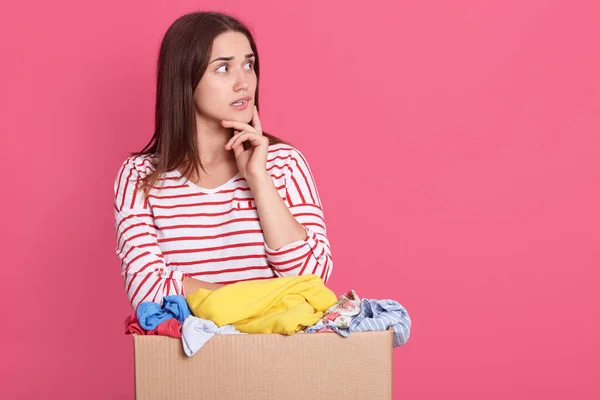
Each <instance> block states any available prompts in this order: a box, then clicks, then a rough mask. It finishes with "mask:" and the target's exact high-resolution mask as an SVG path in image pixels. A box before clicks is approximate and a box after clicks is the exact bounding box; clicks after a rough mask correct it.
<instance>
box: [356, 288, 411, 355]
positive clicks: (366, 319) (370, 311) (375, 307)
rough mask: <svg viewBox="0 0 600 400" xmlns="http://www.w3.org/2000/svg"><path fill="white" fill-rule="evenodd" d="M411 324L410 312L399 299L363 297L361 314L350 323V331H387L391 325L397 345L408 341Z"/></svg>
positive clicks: (395, 344)
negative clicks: (370, 298)
mask: <svg viewBox="0 0 600 400" xmlns="http://www.w3.org/2000/svg"><path fill="white" fill-rule="evenodd" d="M410 326H411V320H410V316H409V315H408V312H407V311H406V309H405V308H404V307H402V305H400V303H398V302H397V301H394V300H369V299H363V300H362V302H361V310H360V314H358V315H357V316H356V317H354V319H352V322H351V324H350V332H359V331H385V330H387V329H388V328H389V327H391V328H392V330H393V331H394V344H393V347H396V346H400V345H403V344H405V343H406V342H407V341H408V338H409V336H410Z"/></svg>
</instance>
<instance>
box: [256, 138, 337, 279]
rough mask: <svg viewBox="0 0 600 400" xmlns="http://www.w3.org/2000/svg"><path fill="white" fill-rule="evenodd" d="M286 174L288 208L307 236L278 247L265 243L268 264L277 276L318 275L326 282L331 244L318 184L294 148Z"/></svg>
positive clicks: (330, 267)
mask: <svg viewBox="0 0 600 400" xmlns="http://www.w3.org/2000/svg"><path fill="white" fill-rule="evenodd" d="M288 162H289V164H288V166H289V168H288V169H287V174H286V184H285V186H286V192H287V194H286V196H287V200H288V204H289V210H290V212H291V213H292V215H293V216H294V217H295V218H296V221H298V223H300V224H301V225H302V226H303V227H304V229H305V230H306V237H305V238H304V239H302V240H299V241H296V242H292V243H289V244H287V245H285V246H283V247H282V248H280V249H277V250H274V249H271V248H270V247H269V246H268V245H267V244H266V243H265V250H266V254H267V259H268V261H269V264H270V265H271V267H272V268H273V270H274V271H275V274H277V275H278V276H291V275H308V274H313V275H317V276H319V277H320V278H321V279H322V280H323V282H327V280H328V279H329V277H330V276H331V272H332V270H333V260H332V258H331V247H330V244H329V240H328V239H327V228H326V224H325V217H324V213H323V207H322V205H321V200H320V199H319V194H318V191H317V186H316V184H315V181H314V179H313V176H312V173H311V171H310V168H309V166H308V163H307V162H306V159H305V158H304V155H303V154H302V153H301V152H300V151H298V150H296V149H293V150H292V151H291V155H290V158H289V161H288Z"/></svg>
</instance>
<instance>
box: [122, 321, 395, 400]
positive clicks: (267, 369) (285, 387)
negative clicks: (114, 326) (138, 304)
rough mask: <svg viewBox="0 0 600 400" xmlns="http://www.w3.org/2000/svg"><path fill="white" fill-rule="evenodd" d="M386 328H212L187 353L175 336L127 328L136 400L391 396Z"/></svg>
mask: <svg viewBox="0 0 600 400" xmlns="http://www.w3.org/2000/svg"><path fill="white" fill-rule="evenodd" d="M392 335H393V332H392V331H391V330H388V331H382V332H354V333H352V334H351V335H350V336H348V337H347V338H343V337H341V336H339V335H338V334H336V333H303V332H299V333H296V334H294V335H291V336H285V335H279V334H243V335H216V336H214V337H213V338H212V339H210V340H209V341H208V342H207V343H206V344H205V345H204V347H202V349H201V350H200V351H199V352H198V353H196V354H194V355H193V356H191V357H188V356H187V355H186V354H185V353H184V351H183V346H182V343H181V340H180V339H175V338H171V337H167V336H141V335H133V342H134V354H135V396H136V399H137V400H151V399H152V400H154V399H156V400H158V399H160V400H170V399H177V400H187V399H217V400H229V399H244V400H253V399H261V400H262V399H276V400H280V399H286V400H293V399H303V400H306V399H328V400H334V399H361V400H379V399H391V398H392Z"/></svg>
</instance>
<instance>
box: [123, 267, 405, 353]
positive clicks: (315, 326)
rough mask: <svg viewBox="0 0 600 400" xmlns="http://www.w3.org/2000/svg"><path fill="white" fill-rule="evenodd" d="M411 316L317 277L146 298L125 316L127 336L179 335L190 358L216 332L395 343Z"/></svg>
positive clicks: (385, 302)
mask: <svg viewBox="0 0 600 400" xmlns="http://www.w3.org/2000/svg"><path fill="white" fill-rule="evenodd" d="M410 326H411V320H410V317H409V315H408V312H407V311H406V309H405V308H404V307H402V305H400V303H398V302H397V301H394V300H372V299H360V298H359V297H358V296H357V294H356V293H355V291H354V290H350V291H348V292H347V293H345V294H343V295H341V296H340V297H339V298H336V296H335V294H334V293H333V292H332V291H331V290H330V289H328V288H327V287H326V286H325V285H324V284H323V281H322V280H321V279H320V278H319V277H317V276H315V275H303V276H290V277H282V278H272V279H265V280H257V281H246V282H238V283H234V284H231V285H227V286H223V287H221V288H219V289H217V290H214V291H211V290H206V289H199V290H196V291H195V292H193V293H191V294H189V295H188V296H186V297H184V296H181V295H173V296H165V297H164V298H163V299H162V303H161V304H158V303H155V302H142V303H140V304H139V305H138V307H137V310H136V312H135V313H133V315H131V316H129V317H128V318H127V319H126V320H125V327H126V333H127V334H133V333H136V334H139V335H163V336H171V337H174V338H180V339H181V340H182V343H183V349H184V351H185V353H186V354H187V355H188V356H192V355H194V354H195V353H197V352H198V351H199V350H200V349H201V348H202V346H203V345H204V344H205V343H206V342H207V341H208V340H210V339H211V338H212V337H213V336H214V335H217V334H251V333H279V334H284V335H292V334H294V333H297V332H300V331H303V332H306V333H319V332H335V333H337V334H339V335H341V336H343V337H347V336H348V335H350V334H351V333H352V332H359V331H384V330H387V329H388V328H391V329H392V330H393V331H394V342H393V346H394V347H396V346H400V345H403V344H405V343H406V342H407V340H408V338H409V336H410Z"/></svg>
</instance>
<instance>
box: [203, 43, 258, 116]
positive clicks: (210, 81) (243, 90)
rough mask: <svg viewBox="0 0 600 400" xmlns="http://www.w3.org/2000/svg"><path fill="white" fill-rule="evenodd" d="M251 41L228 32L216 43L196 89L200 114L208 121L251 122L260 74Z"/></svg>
mask: <svg viewBox="0 0 600 400" xmlns="http://www.w3.org/2000/svg"><path fill="white" fill-rule="evenodd" d="M254 60H255V58H254V54H253V53H252V48H251V47H250V42H249V41H248V39H247V38H246V36H245V35H243V34H242V33H239V32H225V33H222V34H220V35H219V36H217V37H216V38H215V40H214V42H213V46H212V52H211V54H210V59H209V64H208V68H207V69H206V72H205V73H204V75H203V76H202V78H201V79H200V83H198V86H197V87H196V90H195V91H194V103H195V106H196V114H197V115H198V117H199V118H200V119H203V120H205V121H206V122H218V123H219V125H220V122H221V121H222V120H230V121H238V122H245V123H249V122H250V121H251V120H252V113H253V110H254V96H255V94H256V73H255V72H254Z"/></svg>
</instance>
